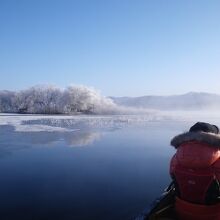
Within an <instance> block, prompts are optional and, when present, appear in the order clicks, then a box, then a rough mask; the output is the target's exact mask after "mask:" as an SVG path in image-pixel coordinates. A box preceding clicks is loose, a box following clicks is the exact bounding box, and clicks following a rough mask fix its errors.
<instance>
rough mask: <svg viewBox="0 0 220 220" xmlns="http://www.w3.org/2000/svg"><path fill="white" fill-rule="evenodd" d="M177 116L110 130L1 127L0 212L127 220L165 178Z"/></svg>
mask: <svg viewBox="0 0 220 220" xmlns="http://www.w3.org/2000/svg"><path fill="white" fill-rule="evenodd" d="M186 127H187V126H186V124H182V123H180V122H169V123H168V122H160V123H159V122H149V123H147V124H146V125H145V126H137V127H132V126H130V127H129V128H122V129H112V130H109V129H107V130H105V129H102V130H99V131H98V130H96V131H95V130H94V131H92V130H91V129H90V130H87V131H74V132H67V133H60V132H16V131H15V130H14V128H13V127H12V126H0V174H1V176H0V219H1V220H6V219H7V220H15V219H22V220H26V219H28V220H30V219H36V220H43V219H45V220H46V219H53V220H58V219H59V220H70V219H76V220H81V219H83V220H84V219H96V220H99V219H101V220H105V219H116V220H117V219H120V220H122V219H131V217H132V216H134V215H136V214H139V213H140V212H141V211H142V210H143V209H144V208H145V207H146V206H148V205H149V204H150V203H151V202H152V201H153V200H154V199H155V197H157V196H159V195H160V193H161V192H162V190H163V189H164V188H165V187H166V186H167V185H168V184H169V182H170V177H169V174H168V173H169V160H170V158H171V156H172V154H173V153H174V149H172V148H171V147H170V146H169V142H170V139H171V137H172V136H173V135H175V134H177V133H179V132H182V131H183V130H184V129H185V128H186Z"/></svg>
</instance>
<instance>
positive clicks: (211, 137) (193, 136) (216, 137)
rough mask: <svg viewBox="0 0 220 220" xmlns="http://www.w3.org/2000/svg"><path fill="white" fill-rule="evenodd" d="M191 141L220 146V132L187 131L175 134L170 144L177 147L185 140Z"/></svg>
mask: <svg viewBox="0 0 220 220" xmlns="http://www.w3.org/2000/svg"><path fill="white" fill-rule="evenodd" d="M189 141H198V142H203V143H206V144H208V145H210V146H213V147H215V148H220V134H214V133H207V132H186V133H183V134H180V135H177V136H175V137H174V138H173V139H172V140H171V142H170V144H171V145H172V146H174V147H175V148H178V147H179V146H180V145H181V144H183V143H184V142H189Z"/></svg>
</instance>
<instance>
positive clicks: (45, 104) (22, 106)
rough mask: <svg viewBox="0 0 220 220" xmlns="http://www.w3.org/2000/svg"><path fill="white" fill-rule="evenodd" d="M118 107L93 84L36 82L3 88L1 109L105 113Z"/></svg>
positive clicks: (17, 111)
mask: <svg viewBox="0 0 220 220" xmlns="http://www.w3.org/2000/svg"><path fill="white" fill-rule="evenodd" d="M115 109H116V105H115V104H114V102H113V101H112V100H111V99H109V98H106V97H103V96H101V95H100V93H99V92H98V91H96V90H95V89H93V88H89V87H85V86H70V87H68V88H66V89H60V88H57V87H54V86H34V87H31V88H29V89H26V90H22V91H18V92H12V91H5V90H4V91H0V112H2V113H3V112H4V113H23V114H25V113H29V114H74V113H85V114H102V113H110V112H112V111H114V110H115Z"/></svg>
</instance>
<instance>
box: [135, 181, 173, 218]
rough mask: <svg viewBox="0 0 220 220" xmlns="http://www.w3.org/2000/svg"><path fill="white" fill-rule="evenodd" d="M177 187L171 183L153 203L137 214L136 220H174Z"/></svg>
mask: <svg viewBox="0 0 220 220" xmlns="http://www.w3.org/2000/svg"><path fill="white" fill-rule="evenodd" d="M174 202H175V188H174V186H173V184H171V185H170V186H169V187H168V188H167V189H166V190H165V191H164V193H163V194H162V195H161V196H160V197H159V198H158V199H156V200H155V201H154V202H153V204H152V205H151V206H150V207H149V208H147V209H146V210H144V211H143V213H142V214H140V215H139V216H137V217H136V218H135V220H155V219H157V220H174V219H177V218H176V216H175V211H174Z"/></svg>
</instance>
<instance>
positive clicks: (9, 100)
mask: <svg viewBox="0 0 220 220" xmlns="http://www.w3.org/2000/svg"><path fill="white" fill-rule="evenodd" d="M14 99H15V92H10V91H0V112H16V106H15V105H14Z"/></svg>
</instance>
